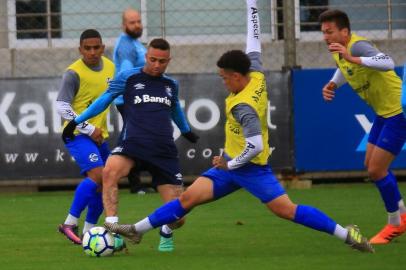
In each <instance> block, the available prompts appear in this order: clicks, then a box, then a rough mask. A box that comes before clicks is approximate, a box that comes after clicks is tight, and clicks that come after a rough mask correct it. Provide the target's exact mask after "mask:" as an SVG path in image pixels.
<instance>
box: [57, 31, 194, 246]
mask: <svg viewBox="0 0 406 270" xmlns="http://www.w3.org/2000/svg"><path fill="white" fill-rule="evenodd" d="M170 59H171V58H170V47H169V43H168V42H167V41H166V40H164V39H161V38H158V39H154V40H152V41H151V42H150V44H149V46H148V49H147V54H146V64H145V66H144V67H143V68H133V69H129V70H125V71H122V72H120V73H119V74H117V76H116V77H115V79H114V80H113V81H111V82H110V84H109V88H108V89H107V91H106V92H105V93H104V94H103V95H102V96H101V97H100V98H98V99H97V100H96V101H95V102H93V103H92V105H91V106H90V107H89V108H88V109H87V110H86V111H84V112H83V113H82V114H81V115H79V116H78V117H76V118H75V119H73V120H72V121H71V122H70V123H69V124H68V125H67V126H66V127H65V129H64V132H63V135H62V136H63V137H64V138H66V139H70V138H72V131H73V130H74V128H75V127H76V126H77V125H78V124H80V123H82V122H83V121H85V120H87V119H89V118H92V117H94V116H96V115H98V114H99V113H101V112H102V111H104V110H105V109H106V108H107V107H108V106H109V104H110V103H111V102H112V101H113V99H114V98H116V97H117V96H118V95H121V94H123V95H124V96H123V97H124V115H125V117H124V120H125V123H124V128H123V131H122V133H123V138H122V141H121V142H120V144H119V145H117V147H116V148H114V149H113V151H112V154H111V156H110V157H109V158H108V159H107V162H106V166H105V168H104V169H103V203H104V208H105V213H106V222H108V223H115V222H118V216H117V204H118V181H119V179H120V178H121V177H123V176H126V175H128V173H129V171H130V170H131V169H132V168H133V167H134V166H137V167H139V168H141V169H143V170H147V171H149V172H150V174H151V175H152V184H153V185H155V186H157V190H158V192H159V193H160V195H161V197H162V199H163V200H164V202H167V201H170V200H173V199H174V198H177V197H178V196H179V195H180V193H181V192H182V190H183V182H182V174H181V173H180V168H179V160H178V152H177V149H176V145H175V143H174V140H173V126H172V121H171V120H172V119H173V120H174V121H175V123H176V125H177V126H178V127H179V129H180V131H181V133H182V135H183V136H184V137H185V138H186V139H188V140H189V141H190V142H192V143H195V142H197V139H198V137H197V136H196V135H195V134H194V133H193V132H192V131H191V129H190V127H189V125H188V123H187V121H186V119H185V116H184V113H183V111H182V109H181V107H180V103H179V99H178V91H179V90H178V83H177V81H175V80H174V79H172V78H170V77H168V76H166V75H165V74H164V72H165V70H166V68H167V66H168V64H169V61H170ZM182 224H183V220H178V221H176V222H174V223H173V224H170V225H169V226H168V225H165V224H162V225H163V226H162V228H161V231H160V234H161V242H160V245H159V250H160V251H172V250H173V240H172V229H175V228H177V227H179V226H181V225H182Z"/></svg>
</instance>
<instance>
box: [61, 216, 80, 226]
mask: <svg viewBox="0 0 406 270" xmlns="http://www.w3.org/2000/svg"><path fill="white" fill-rule="evenodd" d="M64 224H66V225H78V218H77V217H74V216H72V215H71V214H69V215H68V216H67V217H66V219H65V222H64Z"/></svg>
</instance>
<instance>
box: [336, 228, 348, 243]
mask: <svg viewBox="0 0 406 270" xmlns="http://www.w3.org/2000/svg"><path fill="white" fill-rule="evenodd" d="M334 235H335V236H336V237H338V238H339V239H341V240H343V241H345V240H347V235H348V230H347V229H346V228H344V227H343V226H341V225H340V224H337V225H336V228H335V230H334Z"/></svg>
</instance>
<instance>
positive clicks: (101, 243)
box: [82, 227, 114, 257]
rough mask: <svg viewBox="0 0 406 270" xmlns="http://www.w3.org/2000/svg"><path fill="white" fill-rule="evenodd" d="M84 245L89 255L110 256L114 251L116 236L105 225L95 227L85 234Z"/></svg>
mask: <svg viewBox="0 0 406 270" xmlns="http://www.w3.org/2000/svg"><path fill="white" fill-rule="evenodd" d="M82 246H83V250H84V251H85V253H86V254H87V255H89V256H92V257H103V256H109V255H112V254H113V251H114V236H113V235H112V234H111V233H109V232H108V231H107V230H106V229H105V228H103V227H93V228H91V229H90V230H88V231H87V232H86V233H85V234H84V235H83V240H82Z"/></svg>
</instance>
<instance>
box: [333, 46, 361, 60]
mask: <svg viewBox="0 0 406 270" xmlns="http://www.w3.org/2000/svg"><path fill="white" fill-rule="evenodd" d="M328 50H329V51H330V52H332V53H339V54H340V55H341V57H342V58H344V59H345V60H347V61H349V62H351V63H355V64H360V60H359V59H358V58H359V57H354V56H352V55H351V54H350V53H349V52H348V50H347V47H345V46H344V45H342V44H340V43H330V44H329V45H328ZM358 60H359V61H358Z"/></svg>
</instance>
